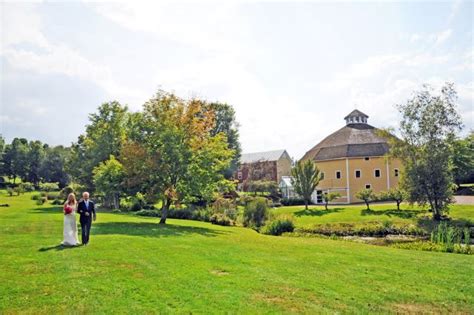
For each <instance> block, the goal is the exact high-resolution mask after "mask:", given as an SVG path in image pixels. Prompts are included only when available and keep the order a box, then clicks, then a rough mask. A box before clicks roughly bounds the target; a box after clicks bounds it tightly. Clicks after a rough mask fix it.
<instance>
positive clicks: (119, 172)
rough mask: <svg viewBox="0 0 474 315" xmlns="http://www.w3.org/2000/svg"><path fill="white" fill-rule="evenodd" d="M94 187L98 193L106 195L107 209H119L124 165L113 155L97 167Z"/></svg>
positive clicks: (94, 172) (94, 171)
mask: <svg viewBox="0 0 474 315" xmlns="http://www.w3.org/2000/svg"><path fill="white" fill-rule="evenodd" d="M93 174H94V185H95V187H96V189H97V192H99V193H102V194H104V201H105V202H104V204H105V206H106V207H111V206H113V208H114V209H118V208H119V205H120V200H119V198H120V193H121V190H122V189H121V184H122V181H123V179H124V170H123V166H122V164H121V163H120V162H119V161H118V160H117V159H115V157H114V156H113V155H111V156H110V158H109V159H108V160H107V161H105V162H102V163H100V164H99V165H97V166H96V167H95V168H94V170H93Z"/></svg>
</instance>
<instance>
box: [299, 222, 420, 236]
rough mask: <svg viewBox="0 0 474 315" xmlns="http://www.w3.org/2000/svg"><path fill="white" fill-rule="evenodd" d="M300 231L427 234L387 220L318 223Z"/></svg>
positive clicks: (412, 226)
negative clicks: (356, 222) (357, 222)
mask: <svg viewBox="0 0 474 315" xmlns="http://www.w3.org/2000/svg"><path fill="white" fill-rule="evenodd" d="M297 230H298V232H300V233H314V234H322V235H327V236H331V235H336V236H386V235H389V234H399V235H412V236H425V235H426V232H425V231H424V230H423V229H422V228H420V227H418V226H416V225H413V224H401V225H394V224H392V223H391V222H390V221H386V222H364V223H359V224H355V223H328V224H318V225H314V226H313V227H303V228H298V229H297Z"/></svg>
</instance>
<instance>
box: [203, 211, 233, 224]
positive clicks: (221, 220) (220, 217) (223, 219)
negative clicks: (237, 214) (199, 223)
mask: <svg viewBox="0 0 474 315" xmlns="http://www.w3.org/2000/svg"><path fill="white" fill-rule="evenodd" d="M209 222H211V223H212V224H218V225H224V226H229V225H234V221H233V220H232V219H231V218H229V217H228V216H226V215H225V214H223V213H215V214H213V215H212V216H211V218H210V220H209Z"/></svg>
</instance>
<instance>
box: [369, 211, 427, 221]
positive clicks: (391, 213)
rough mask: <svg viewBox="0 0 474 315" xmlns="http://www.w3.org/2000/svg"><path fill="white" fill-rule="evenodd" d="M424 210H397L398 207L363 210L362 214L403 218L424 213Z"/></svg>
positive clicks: (410, 217)
mask: <svg viewBox="0 0 474 315" xmlns="http://www.w3.org/2000/svg"><path fill="white" fill-rule="evenodd" d="M424 212H425V211H424V210H397V209H388V210H367V209H364V210H361V212H360V214H361V215H363V216H366V215H386V216H387V217H392V216H394V217H399V218H403V219H412V218H415V217H416V216H417V215H419V214H421V213H424Z"/></svg>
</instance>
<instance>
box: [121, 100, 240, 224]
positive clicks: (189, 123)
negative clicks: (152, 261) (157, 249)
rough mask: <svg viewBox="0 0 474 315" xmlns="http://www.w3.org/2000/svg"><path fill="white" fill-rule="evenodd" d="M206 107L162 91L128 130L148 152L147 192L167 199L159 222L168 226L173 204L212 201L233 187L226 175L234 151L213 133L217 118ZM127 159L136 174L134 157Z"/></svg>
mask: <svg viewBox="0 0 474 315" xmlns="http://www.w3.org/2000/svg"><path fill="white" fill-rule="evenodd" d="M204 104H205V103H204V102H203V101H200V100H197V99H192V100H189V101H185V100H183V99H180V98H178V97H177V96H176V95H174V94H171V93H166V92H164V91H158V93H157V94H156V96H155V97H154V98H152V99H151V100H149V101H148V102H147V103H145V105H144V109H143V114H142V115H141V116H137V117H136V119H137V121H136V123H134V125H133V130H132V131H131V132H130V141H132V142H134V143H136V144H139V146H140V147H142V148H143V149H144V152H146V155H145V156H144V157H142V158H143V159H144V160H145V161H148V163H149V164H150V165H151V166H152V169H153V171H149V172H148V174H147V176H146V183H147V185H148V189H149V190H152V191H154V192H156V193H158V194H159V195H160V198H162V199H163V200H164V202H163V207H162V211H161V213H162V216H161V220H160V223H163V224H164V223H166V218H167V215H168V210H169V208H170V206H171V205H172V203H173V202H179V201H181V200H187V201H190V202H191V201H193V200H196V199H197V198H202V199H204V200H210V199H211V198H212V197H213V196H214V194H215V193H216V192H217V191H219V190H221V189H228V188H229V186H230V182H229V181H227V180H225V178H224V175H223V171H224V170H225V169H227V168H228V167H229V164H230V161H231V159H232V156H233V154H234V152H233V151H232V150H230V149H229V148H228V146H227V140H226V137H225V135H224V134H223V133H218V134H216V135H212V132H211V131H212V130H213V128H214V126H215V125H214V124H215V119H214V115H213V112H212V111H210V110H204ZM127 158H128V160H129V161H128V162H126V164H127V166H126V167H125V168H126V172H128V171H133V170H136V169H137V167H136V165H135V166H132V165H130V164H129V162H130V158H131V156H129V157H127ZM139 171H140V170H139ZM140 173H141V171H140Z"/></svg>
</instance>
